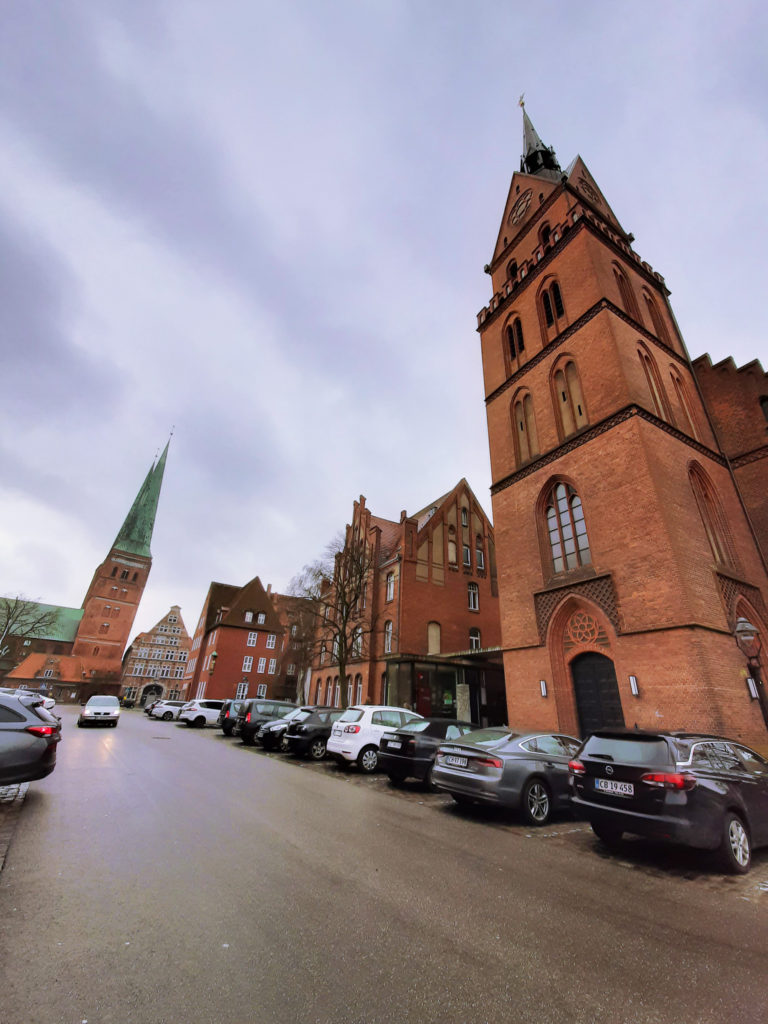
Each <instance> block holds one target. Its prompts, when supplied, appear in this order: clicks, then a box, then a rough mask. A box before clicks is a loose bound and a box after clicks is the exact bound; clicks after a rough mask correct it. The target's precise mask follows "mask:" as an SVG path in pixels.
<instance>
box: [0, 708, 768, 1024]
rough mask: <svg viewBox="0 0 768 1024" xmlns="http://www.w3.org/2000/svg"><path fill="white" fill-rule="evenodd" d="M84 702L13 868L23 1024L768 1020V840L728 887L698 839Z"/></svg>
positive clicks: (1, 925) (3, 927) (4, 888)
mask: <svg viewBox="0 0 768 1024" xmlns="http://www.w3.org/2000/svg"><path fill="white" fill-rule="evenodd" d="M63 711H64V739H63V741H62V743H61V745H60V747H59V751H58V764H57V768H56V771H55V772H54V773H53V775H51V776H49V777H48V778H47V779H44V780H42V781H41V782H38V783H32V784H31V785H30V786H29V789H28V792H27V796H26V800H25V802H24V805H23V807H22V808H21V813H20V814H19V813H18V812H17V825H16V831H15V834H14V836H13V839H12V841H11V844H10V848H9V850H8V853H7V856H6V863H5V867H4V870H3V871H2V873H0V972H2V973H3V974H4V978H3V985H2V1002H1V1004H0V1017H1V1018H2V1021H3V1024H58V1022H61V1024H70V1022H72V1024H81V1022H82V1021H87V1022H88V1024H133V1022H137V1024H144V1022H146V1024H163V1022H168V1024H175V1022H182V1021H183V1022H192V1024H197V1022H200V1024H207V1022H211V1024H213V1022H216V1024H219V1022H220V1024H245V1022H251V1021H258V1022H259V1024H262V1022H267V1024H284V1022H285V1024H289V1022H290V1024H294V1022H308V1024H390V1022H391V1024H405V1022H409V1021H413V1022H419V1024H433V1022H434V1024H438V1022H439V1024H482V1022H490V1021H493V1022H494V1024H496V1022H498V1021H502V1020H513V1021H515V1022H516V1024H517V1022H528V1021H530V1022H534V1021H535V1022H536V1024H546V1022H558V1024H560V1022H563V1024H565V1022H568V1024H582V1022H583V1024H617V1022H627V1024H630V1022H631V1024H689V1022H690V1024H715V1022H718V1024H720V1022H722V1021H723V1020H724V1019H729V1020H730V1019H732V1020H736V1021H738V1022H739V1024H752V1022H753V1021H754V1022H755V1024H757V1022H758V1021H759V1022H761V1024H762V1022H763V1021H764V1020H766V1019H768V987H767V985H766V969H765V953H764V950H765V948H766V945H767V944H768V920H767V918H766V910H767V909H768V902H767V901H768V891H767V890H768V853H766V852H758V853H757V854H756V857H755V865H754V867H753V870H752V872H751V873H750V874H749V875H747V876H745V877H743V878H734V877H726V876H723V875H720V874H718V873H717V872H716V871H714V870H713V869H712V868H711V867H710V866H709V865H708V864H707V863H705V862H704V859H703V858H702V857H701V855H700V854H697V853H695V851H687V850H680V849H677V848H670V847H663V846H659V845H656V844H651V843H645V842H643V841H640V840H637V841H632V840H630V841H628V842H626V843H625V844H624V845H623V846H622V849H621V850H620V852H619V853H618V854H612V853H609V852H608V851H606V850H605V849H604V848H603V847H602V846H601V844H600V843H599V842H598V841H597V840H596V839H595V838H594V837H593V835H592V832H591V830H590V829H589V827H588V826H587V825H586V824H585V823H584V822H580V821H577V820H575V819H572V818H570V817H568V816H567V815H563V816H561V817H560V818H558V819H557V820H555V821H554V822H553V823H552V824H551V825H549V826H546V827H545V828H543V829H531V828H530V827H529V826H527V825H525V824H523V823H522V822H521V821H520V820H519V819H517V818H516V816H515V815H514V814H510V813H504V812H501V811H498V810H494V809H490V810H488V809H483V808H479V807H472V808H469V809H467V808H464V807H461V808H459V807H458V806H457V805H455V804H454V803H453V801H452V800H451V799H450V798H448V797H447V796H445V795H444V794H440V793H433V792H427V791H425V790H424V789H423V788H422V787H420V786H419V785H417V784H415V783H413V784H409V783H406V784H405V785H404V786H402V787H395V786H392V785H391V784H390V783H389V781H388V780H387V779H386V778H385V777H383V776H380V775H376V776H365V775H361V774H360V773H358V772H357V771H356V770H355V769H352V770H349V771H345V770H342V769H339V768H338V767H337V766H336V765H334V764H332V763H328V762H324V763H320V764H314V763H311V762H304V761H295V760H293V759H290V758H285V757H283V756H282V755H279V754H266V753H264V752H263V751H261V750H260V749H259V748H252V747H244V746H243V745H242V744H240V743H239V742H238V741H236V740H230V739H226V738H225V737H223V736H221V734H220V733H217V732H216V731H215V730H212V729H209V730H205V731H199V730H193V729H188V728H187V727H186V726H179V725H177V724H176V723H172V722H157V721H154V720H149V719H147V718H146V716H144V715H143V714H141V713H140V712H139V711H135V712H129V713H126V714H124V715H123V719H122V721H121V723H120V726H119V727H118V729H116V730H114V729H105V730H97V729H94V730H91V729H83V730H80V729H76V728H74V721H75V717H76V710H75V709H63ZM2 813H3V812H1V811H0V814H2ZM0 820H2V819H0Z"/></svg>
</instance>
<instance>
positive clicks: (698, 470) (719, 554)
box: [688, 462, 736, 569]
mask: <svg viewBox="0 0 768 1024" xmlns="http://www.w3.org/2000/svg"><path fill="white" fill-rule="evenodd" d="M688 479H689V480H690V483H691V488H692V490H693V493H694V496H695V498H696V504H697V505H698V507H699V514H700V515H701V521H702V523H703V525H704V532H705V533H706V535H707V540H708V541H709V546H710V548H711V549H712V556H713V558H714V560H715V562H716V563H717V564H718V565H722V566H725V567H726V568H731V569H735V568H736V557H735V554H734V550H733V544H732V542H731V538H730V533H729V530H728V525H727V520H726V518H725V513H724V512H723V507H722V505H721V504H720V499H719V498H718V496H717V492H716V491H715V488H714V486H713V484H712V481H711V480H710V479H709V477H708V476H707V474H706V473H705V472H704V470H703V469H702V467H701V466H700V465H699V464H698V463H696V462H694V463H693V464H692V465H691V468H690V470H689V471H688Z"/></svg>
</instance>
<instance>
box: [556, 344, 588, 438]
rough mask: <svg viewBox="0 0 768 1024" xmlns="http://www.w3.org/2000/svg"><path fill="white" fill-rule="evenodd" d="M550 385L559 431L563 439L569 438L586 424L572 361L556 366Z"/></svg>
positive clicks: (575, 369)
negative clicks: (551, 384) (551, 386)
mask: <svg viewBox="0 0 768 1024" xmlns="http://www.w3.org/2000/svg"><path fill="white" fill-rule="evenodd" d="M552 383H553V390H554V399H555V408H556V410H557V414H558V420H559V424H560V431H561V434H562V436H563V437H569V436H570V435H571V434H574V433H576V431H577V430H581V428H582V427H585V426H586V425H587V422H588V420H587V412H586V407H585V405H584V396H583V395H582V392H581V380H580V378H579V371H578V369H577V368H576V364H575V363H574V361H573V360H572V359H568V360H566V361H565V362H561V363H559V364H558V365H557V366H556V368H555V372H554V375H553V378H552Z"/></svg>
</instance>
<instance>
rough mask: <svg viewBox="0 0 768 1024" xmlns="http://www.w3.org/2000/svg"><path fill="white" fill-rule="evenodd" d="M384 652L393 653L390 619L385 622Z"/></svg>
mask: <svg viewBox="0 0 768 1024" xmlns="http://www.w3.org/2000/svg"><path fill="white" fill-rule="evenodd" d="M384 653H385V654H391V653H392V623H391V622H390V621H389V620H387V622H385V623H384Z"/></svg>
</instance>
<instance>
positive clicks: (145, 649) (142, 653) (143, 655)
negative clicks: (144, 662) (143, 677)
mask: <svg viewBox="0 0 768 1024" xmlns="http://www.w3.org/2000/svg"><path fill="white" fill-rule="evenodd" d="M139 657H140V658H148V657H149V648H148V647H141V648H139Z"/></svg>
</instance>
